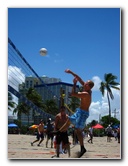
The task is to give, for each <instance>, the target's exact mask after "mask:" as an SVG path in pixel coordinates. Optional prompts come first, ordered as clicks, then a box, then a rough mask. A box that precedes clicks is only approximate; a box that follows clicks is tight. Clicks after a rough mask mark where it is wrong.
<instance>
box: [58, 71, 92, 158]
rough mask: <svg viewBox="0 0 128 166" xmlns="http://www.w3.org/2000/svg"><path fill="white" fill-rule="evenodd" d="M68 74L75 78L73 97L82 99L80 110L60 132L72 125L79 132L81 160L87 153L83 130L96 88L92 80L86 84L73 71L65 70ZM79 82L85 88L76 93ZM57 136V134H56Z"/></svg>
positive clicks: (77, 110)
mask: <svg viewBox="0 0 128 166" xmlns="http://www.w3.org/2000/svg"><path fill="white" fill-rule="evenodd" d="M65 72H66V73H69V74H72V75H73V76H74V79H73V82H74V86H73V89H72V93H71V96H74V97H77V98H80V99H81V103H80V108H77V109H76V112H75V113H74V114H73V115H71V116H70V117H69V118H68V120H67V121H66V123H65V124H64V125H63V126H62V127H61V128H60V129H59V131H57V132H58V133H59V132H63V131H66V130H67V129H68V127H69V125H70V124H71V123H72V124H73V125H74V126H75V128H76V132H77V137H78V140H79V142H80V147H81V151H80V154H79V156H78V157H79V158H80V157H81V156H82V155H83V154H84V153H85V152H86V149H85V147H84V142H83V135H82V130H83V129H84V128H85V123H86V119H87V118H88V117H89V107H90V104H91V89H92V88H93V86H94V83H93V82H92V81H91V80H88V81H86V82H84V81H83V80H82V79H81V78H80V77H79V76H78V75H77V74H75V73H73V72H72V71H71V70H69V69H67V70H65ZM77 81H79V82H80V84H81V85H82V86H83V91H82V92H78V93H77V92H75V89H76V84H77ZM56 134H57V133H56Z"/></svg>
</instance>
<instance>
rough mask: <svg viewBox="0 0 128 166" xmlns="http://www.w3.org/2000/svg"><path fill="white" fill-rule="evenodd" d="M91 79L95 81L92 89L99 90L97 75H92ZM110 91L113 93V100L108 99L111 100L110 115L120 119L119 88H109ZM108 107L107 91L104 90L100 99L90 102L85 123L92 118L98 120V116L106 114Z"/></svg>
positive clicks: (99, 80)
mask: <svg viewBox="0 0 128 166" xmlns="http://www.w3.org/2000/svg"><path fill="white" fill-rule="evenodd" d="M93 81H94V83H95V87H94V89H93V90H94V91H99V86H100V82H101V79H100V78H99V77H97V76H95V77H93ZM119 88H120V86H119ZM111 90H112V93H113V95H114V100H110V102H111V116H112V117H114V116H116V118H117V119H119V120H120V117H121V108H120V101H121V98H120V90H116V89H111ZM108 109H109V107H108V99H107V93H106V91H105V95H104V97H102V98H101V100H99V101H96V102H92V103H91V106H90V116H89V118H88V119H87V123H88V122H91V121H92V120H96V121H99V117H100V116H101V117H103V116H106V115H108V113H109V110H108ZM115 109H116V114H115V113H114V110H115Z"/></svg>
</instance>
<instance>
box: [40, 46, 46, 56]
mask: <svg viewBox="0 0 128 166" xmlns="http://www.w3.org/2000/svg"><path fill="white" fill-rule="evenodd" d="M47 52H48V51H47V49H46V48H41V49H40V55H42V56H45V55H46V54H47Z"/></svg>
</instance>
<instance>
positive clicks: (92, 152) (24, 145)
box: [8, 134, 121, 159]
mask: <svg viewBox="0 0 128 166" xmlns="http://www.w3.org/2000/svg"><path fill="white" fill-rule="evenodd" d="M35 139H36V136H34V135H15V134H8V159H58V158H56V157H55V155H56V153H55V149H54V148H51V147H50V141H49V145H48V148H46V145H45V142H46V138H45V139H44V141H43V142H42V144H41V145H40V146H39V147H38V146H37V144H38V142H37V143H35V144H34V145H33V146H31V144H30V143H31V142H32V141H34V140H35ZM69 140H70V142H71V146H70V147H71V157H70V158H68V154H60V158H59V159H78V158H77V152H78V151H79V150H80V146H79V144H77V145H73V144H72V138H71V137H69ZM87 140H88V137H85V139H84V144H85V147H86V149H87V152H86V153H85V154H84V155H83V156H82V157H81V158H80V159H121V144H119V143H118V142H117V141H115V138H114V137H112V141H111V142H107V138H106V137H94V138H93V144H90V143H88V142H87Z"/></svg>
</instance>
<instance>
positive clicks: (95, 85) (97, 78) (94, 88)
mask: <svg viewBox="0 0 128 166" xmlns="http://www.w3.org/2000/svg"><path fill="white" fill-rule="evenodd" d="M92 81H93V82H94V87H93V89H92V90H93V91H97V90H99V87H100V83H101V79H100V78H99V77H98V76H94V77H93V78H92Z"/></svg>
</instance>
